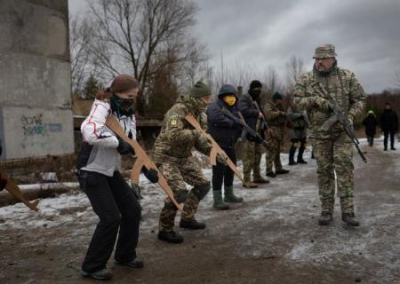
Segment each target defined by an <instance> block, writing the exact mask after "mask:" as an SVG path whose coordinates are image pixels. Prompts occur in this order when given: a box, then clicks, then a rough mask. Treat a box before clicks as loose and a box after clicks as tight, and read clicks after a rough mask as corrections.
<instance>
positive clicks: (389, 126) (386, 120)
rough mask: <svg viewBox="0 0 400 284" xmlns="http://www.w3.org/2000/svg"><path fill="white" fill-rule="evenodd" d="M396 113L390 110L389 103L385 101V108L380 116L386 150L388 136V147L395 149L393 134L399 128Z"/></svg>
mask: <svg viewBox="0 0 400 284" xmlns="http://www.w3.org/2000/svg"><path fill="white" fill-rule="evenodd" d="M398 120H399V119H398V117H397V113H396V112H394V111H393V110H392V106H391V104H390V103H385V110H384V112H383V114H382V116H381V129H382V131H383V135H384V139H383V146H384V147H385V149H384V150H385V151H387V144H388V137H389V136H390V149H391V150H396V148H395V147H394V135H395V133H396V132H397V131H398V130H399V122H398Z"/></svg>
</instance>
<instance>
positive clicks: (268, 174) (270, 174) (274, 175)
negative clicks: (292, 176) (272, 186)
mask: <svg viewBox="0 0 400 284" xmlns="http://www.w3.org/2000/svg"><path fill="white" fill-rule="evenodd" d="M266 176H267V177H271V178H274V177H276V173H274V172H269V173H267V174H266Z"/></svg>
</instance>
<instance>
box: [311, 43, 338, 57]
mask: <svg viewBox="0 0 400 284" xmlns="http://www.w3.org/2000/svg"><path fill="white" fill-rule="evenodd" d="M336 56H337V54H336V52H335V46H334V45H333V44H330V43H324V44H320V45H319V46H318V47H317V48H316V49H315V53H314V56H313V58H314V59H316V58H330V57H336Z"/></svg>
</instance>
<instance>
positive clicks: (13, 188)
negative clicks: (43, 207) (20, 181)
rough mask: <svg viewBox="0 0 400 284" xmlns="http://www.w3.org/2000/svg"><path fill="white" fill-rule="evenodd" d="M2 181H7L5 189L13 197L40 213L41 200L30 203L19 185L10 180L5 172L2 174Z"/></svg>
mask: <svg viewBox="0 0 400 284" xmlns="http://www.w3.org/2000/svg"><path fill="white" fill-rule="evenodd" d="M0 179H2V180H5V181H6V184H5V189H6V190H7V191H8V192H9V193H11V194H12V195H13V196H15V197H16V198H18V199H19V200H21V201H22V202H23V203H24V204H25V205H26V206H27V207H28V208H30V209H31V210H33V211H38V210H39V209H38V208H37V206H38V204H39V200H36V201H34V202H32V203H31V202H29V201H28V199H26V198H25V196H24V195H23V194H22V192H21V189H20V188H19V187H18V185H17V184H16V183H15V182H14V181H13V180H12V179H10V177H9V175H8V174H7V173H5V172H3V173H0Z"/></svg>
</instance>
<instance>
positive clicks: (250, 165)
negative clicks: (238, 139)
mask: <svg viewBox="0 0 400 284" xmlns="http://www.w3.org/2000/svg"><path fill="white" fill-rule="evenodd" d="M262 153H263V146H262V145H261V144H258V143H255V142H249V141H246V142H243V154H242V155H243V157H242V162H243V179H244V181H245V182H249V181H250V180H251V172H252V171H253V178H254V179H257V178H259V177H261V174H260V161H261V156H262Z"/></svg>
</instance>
